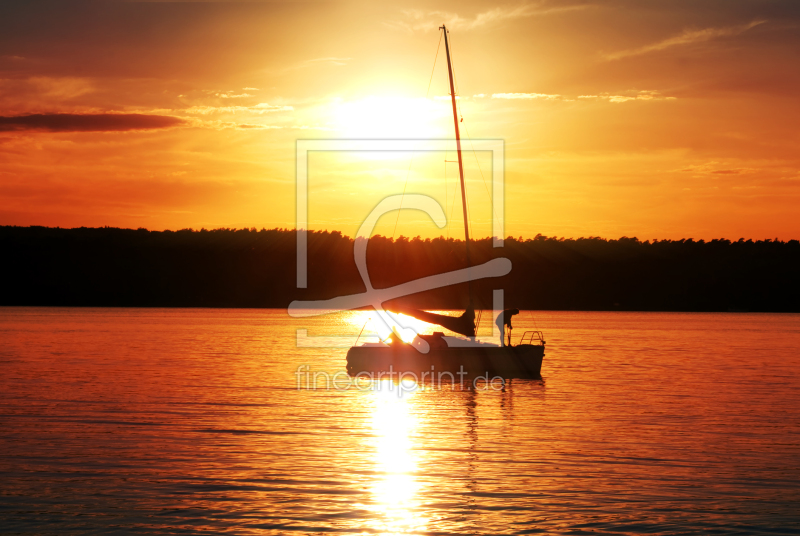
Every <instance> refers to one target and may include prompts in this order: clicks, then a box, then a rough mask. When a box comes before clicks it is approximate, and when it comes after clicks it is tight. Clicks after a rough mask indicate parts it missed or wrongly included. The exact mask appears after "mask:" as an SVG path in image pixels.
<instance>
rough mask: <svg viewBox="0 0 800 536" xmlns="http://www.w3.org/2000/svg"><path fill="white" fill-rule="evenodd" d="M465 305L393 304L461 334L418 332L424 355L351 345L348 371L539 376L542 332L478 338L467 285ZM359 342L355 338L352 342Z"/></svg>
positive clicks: (399, 344)
mask: <svg viewBox="0 0 800 536" xmlns="http://www.w3.org/2000/svg"><path fill="white" fill-rule="evenodd" d="M439 29H440V30H442V31H443V32H444V43H445V52H446V55H447V72H448V76H449V78H450V97H451V100H452V105H453V122H454V124H455V135H456V149H457V152H458V172H459V178H460V180H461V205H462V209H463V214H464V238H465V245H466V261H467V267H468V268H469V267H470V266H471V259H470V236H469V225H468V216H467V201H466V187H465V184H464V166H463V162H462V157H461V134H460V132H459V128H458V123H459V121H458V111H457V107H456V92H455V85H454V82H453V65H452V61H451V58H450V43H449V40H448V32H447V28H445V26H441V27H440V28H439ZM468 293H469V305H468V307H467V308H466V310H465V311H464V312H463V314H461V315H460V316H457V317H456V316H447V315H441V314H437V313H431V312H427V311H420V310H416V309H411V308H408V307H395V308H394V311H393V312H396V313H403V314H406V315H408V316H412V317H414V318H416V319H418V320H421V321H423V322H428V323H431V324H436V325H440V326H442V327H444V328H446V329H448V330H450V331H453V332H455V333H457V334H459V335H462V336H463V337H453V336H445V335H444V332H434V333H433V334H432V335H417V337H419V338H420V339H422V340H423V341H424V342H425V343H427V344H426V345H425V346H427V347H428V348H429V350H428V352H427V353H421V352H420V351H418V349H417V347H418V345H414V344H413V343H412V344H409V343H405V342H403V340H402V339H401V338H400V337H399V336H398V334H396V333H395V334H393V336H390V337H389V339H388V340H387V341H386V342H378V343H370V342H367V343H364V344H362V345H361V346H353V347H352V348H350V349H349V350H348V352H347V371H348V373H349V374H350V375H352V376H358V375H360V374H369V375H371V376H373V377H374V375H375V374H378V375H380V374H392V373H396V374H399V375H403V374H413V375H414V376H415V377H417V378H419V377H420V375H421V376H422V380H423V382H424V380H425V379H426V376H427V375H428V374H430V381H435V379H436V378H439V379H441V378H442V376H443V375H444V376H445V377H447V375H448V374H449V375H450V377H452V378H454V379H457V378H456V377H455V375H460V376H459V378H463V376H464V375H467V376H468V377H478V376H483V377H485V378H486V379H487V381H488V380H489V379H490V378H496V377H500V378H503V379H504V380H505V379H512V378H539V377H540V375H541V367H542V360H543V359H544V350H545V341H544V339H543V337H542V334H541V332H539V331H533V332H526V333H525V334H523V336H522V339H521V340H520V342H519V344H517V345H510V344H509V345H508V346H504V345H503V344H502V340H501V344H500V345H497V344H493V343H488V342H481V341H478V340H476V334H477V333H476V332H477V326H476V322H475V308H474V306H473V301H472V289H471V285H470V286H469V287H468ZM356 344H358V341H356Z"/></svg>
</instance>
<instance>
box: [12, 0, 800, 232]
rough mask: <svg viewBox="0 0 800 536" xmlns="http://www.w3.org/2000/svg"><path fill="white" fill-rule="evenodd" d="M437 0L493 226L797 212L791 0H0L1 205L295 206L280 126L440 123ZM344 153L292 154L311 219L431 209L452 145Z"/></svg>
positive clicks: (444, 103) (479, 227)
mask: <svg viewBox="0 0 800 536" xmlns="http://www.w3.org/2000/svg"><path fill="white" fill-rule="evenodd" d="M442 23H445V24H447V25H448V27H449V28H450V30H451V37H452V45H453V56H454V62H455V69H456V76H457V81H458V95H459V97H460V101H459V102H460V108H461V110H460V112H461V114H462V115H463V118H464V122H463V123H461V124H462V126H463V127H465V128H466V131H465V132H462V134H463V135H464V136H465V137H466V136H467V133H468V135H469V136H470V137H472V138H474V139H479V138H483V139H503V140H505V152H506V157H505V171H506V173H505V183H506V210H505V220H506V234H507V235H513V236H523V237H533V236H535V235H536V234H537V233H542V234H545V235H548V236H553V235H556V236H566V237H576V238H577V237H580V236H602V237H607V238H617V237H620V236H623V235H627V236H637V237H639V238H640V239H654V238H658V239H664V238H671V239H679V238H689V237H692V238H695V239H701V238H702V239H711V238H718V237H725V238H729V239H738V238H739V237H744V238H754V239H755V238H759V239H760V238H775V237H777V238H780V239H783V240H787V239H792V238H800V210H798V208H797V207H798V206H800V149H798V147H800V143H799V142H800V135H798V124H800V99H798V88H800V3H798V2H794V1H789V0H787V1H766V0H765V1H739V0H722V1H698V0H692V1H663V2H659V1H641V0H619V1H604V0H600V1H595V2H538V3H525V2H508V3H496V2H469V1H459V2H427V3H422V2H416V3H415V2H412V1H403V0H400V1H398V2H391V3H389V2H385V3H382V2H374V1H373V2H313V1H309V2H258V1H254V2H236V3H233V2H112V1H106V2H101V1H93V2H62V1H53V2H39V1H33V2H31V1H25V2H17V1H4V2H2V4H0V225H46V226H61V227H78V226H91V227H96V226H103V225H109V226H114V227H131V228H137V227H146V228H149V229H156V230H162V229H180V228H187V227H191V228H195V229H199V228H201V227H205V228H217V227H258V228H261V227H267V228H273V227H294V221H295V144H296V140H298V139H304V138H316V139H328V138H353V139H357V138H382V139H384V138H442V137H451V136H452V128H453V122H452V117H451V116H450V115H449V114H450V112H451V110H450V108H449V106H450V104H449V102H448V100H447V97H448V91H449V90H448V86H447V71H446V63H445V61H444V45H442V47H441V50H440V51H439V56H438V60H437V63H436V68H435V70H434V71H433V78H432V82H431V85H430V90H429V89H428V84H429V80H431V72H432V67H433V66H434V57H435V55H436V51H437V46H438V44H439V32H438V27H439V26H441V24H442ZM65 114H68V115H65ZM465 145H466V148H469V143H468V142H465ZM357 156H358V155H344V156H341V157H339V156H335V155H334V156H332V155H325V154H319V155H314V156H313V157H312V158H311V159H310V160H309V180H310V187H311V192H310V195H311V198H310V200H309V211H310V212H309V214H310V219H311V221H310V223H311V228H313V229H330V230H333V229H338V230H341V231H343V232H344V233H345V234H348V235H351V236H352V235H353V234H354V233H355V231H356V229H357V228H358V225H359V224H360V223H361V221H362V220H363V219H364V218H365V217H366V216H367V214H368V213H369V211H370V210H371V209H372V207H374V206H375V204H376V203H377V202H378V201H380V199H381V197H382V196H385V195H391V194H396V193H401V192H402V191H403V189H404V187H406V191H407V192H413V193H427V194H429V195H433V196H435V197H436V198H437V199H439V200H440V202H441V203H442V205H445V204H447V207H446V213H447V214H448V215H449V214H450V213H451V209H450V206H451V203H452V200H453V196H454V193H455V192H456V190H455V186H456V182H455V181H456V179H457V170H456V167H454V166H455V165H454V164H452V163H445V162H444V160H455V155H453V154H450V155H445V154H444V153H442V154H428V155H419V156H415V157H414V160H413V161H411V159H410V155H407V154H399V155H396V156H395V157H392V158H357ZM465 161H468V164H469V165H468V166H467V170H466V171H467V179H468V191H469V197H470V207H471V210H472V215H473V226H474V232H475V234H476V235H478V236H486V235H488V234H489V229H490V227H489V226H488V221H489V220H490V218H491V209H490V208H489V197H488V191H487V188H486V186H485V184H484V179H485V180H489V178H490V175H491V165H490V159H489V156H488V154H485V153H480V154H477V155H473V154H472V153H469V154H465ZM478 164H480V169H479V166H478ZM445 166H446V167H445ZM409 170H410V171H409ZM482 174H483V177H482ZM407 177H408V184H407V185H406V178H407ZM452 214H453V217H454V218H456V219H455V220H454V221H453V223H454V227H452V228H448V229H447V230H440V229H438V228H436V227H435V226H434V225H433V224H432V223H430V222H425V221H423V220H422V219H420V218H419V217H418V216H414V215H413V214H409V215H406V214H403V215H402V217H401V219H400V221H399V224H398V229H397V235H400V234H404V235H406V236H409V235H411V236H415V235H417V234H421V235H423V236H438V235H440V234H443V233H446V234H450V235H451V236H456V237H459V238H460V237H461V236H462V235H461V234H459V233H461V231H459V230H458V226H459V225H461V223H460V222H461V220H460V213H459V211H458V210H455V211H454V212H452ZM387 218H388V219H387ZM387 218H384V219H385V220H386V221H384V222H382V227H380V228H379V232H382V233H383V234H387V233H388V234H390V235H391V234H392V232H393V227H394V224H395V219H394V216H391V217H387ZM389 219H391V222H389Z"/></svg>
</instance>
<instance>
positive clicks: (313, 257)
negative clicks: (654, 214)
mask: <svg viewBox="0 0 800 536" xmlns="http://www.w3.org/2000/svg"><path fill="white" fill-rule="evenodd" d="M307 241H308V288H306V289H298V288H296V242H297V234H296V231H294V230H291V229H261V230H256V229H215V230H205V229H202V230H199V231H195V230H191V229H184V230H180V231H148V230H146V229H137V230H133V229H117V228H110V227H103V228H85V227H81V228H77V229H60V228H47V227H36V226H33V227H12V226H5V227H0V251H3V253H4V260H3V262H2V263H0V273H2V277H3V279H2V280H3V282H4V285H3V286H2V290H0V305H50V306H114V307H116V306H131V307H280V308H283V307H286V306H288V304H289V303H290V302H291V301H292V300H295V299H300V300H314V299H326V298H332V297H335V296H340V295H345V294H355V293H360V292H364V290H365V287H364V284H363V282H362V280H361V277H360V276H359V274H358V270H357V268H356V264H355V261H354V258H353V245H354V241H353V239H352V238H350V237H347V236H344V235H342V234H341V233H340V232H337V231H333V232H327V231H321V232H316V231H313V232H308V233H307ZM465 255H466V250H465V244H464V242H463V241H462V240H455V239H452V238H443V237H440V238H435V239H420V238H419V237H417V238H406V237H400V238H398V239H391V238H387V237H383V236H374V237H372V238H371V239H370V240H369V245H368V248H367V265H368V268H369V273H370V279H371V281H372V284H373V285H374V286H375V287H376V288H384V287H388V286H392V285H397V284H400V283H403V282H406V281H410V280H413V279H418V278H420V277H424V276H429V275H435V274H438V273H443V272H447V271H451V270H458V269H460V268H463V267H465V265H466V256H465ZM471 256H472V261H473V264H478V263H483V262H485V261H487V260H490V259H492V258H495V257H507V258H508V259H510V260H511V262H512V266H513V268H512V270H511V273H509V274H508V275H506V276H504V277H501V278H496V279H484V280H480V281H476V282H473V283H472V289H471V290H472V296H473V300H474V303H475V306H476V308H484V309H487V308H490V307H491V304H492V290H493V289H498V288H502V289H504V291H505V304H506V306H507V307H516V308H520V309H523V308H524V309H551V310H559V309H560V310H635V311H773V312H800V283H799V282H798V277H797V274H798V266H800V243H798V241H797V240H789V241H785V242H784V241H779V240H777V239H775V240H757V241H753V240H744V239H739V240H737V241H730V240H725V239H718V240H711V241H703V240H697V241H695V240H692V239H684V240H655V241H652V242H651V241H644V242H642V241H640V240H638V239H637V238H635V237H634V238H628V237H622V238H619V239H604V238H598V237H589V238H577V239H571V238H570V239H565V238H556V237H546V236H542V235H537V236H536V237H534V238H532V239H522V238H513V237H508V238H506V239H505V241H504V247H502V248H494V247H492V241H491V239H488V238H487V239H480V240H475V241H473V242H471ZM467 296H468V292H467V285H466V284H462V285H457V286H453V287H447V288H444V289H438V290H433V291H428V292H425V293H421V294H418V295H414V296H411V297H408V298H405V299H404V303H406V304H409V305H413V306H415V307H421V308H448V309H454V308H463V307H465V306H466V305H467V303H468V298H467ZM389 305H390V306H391V304H389Z"/></svg>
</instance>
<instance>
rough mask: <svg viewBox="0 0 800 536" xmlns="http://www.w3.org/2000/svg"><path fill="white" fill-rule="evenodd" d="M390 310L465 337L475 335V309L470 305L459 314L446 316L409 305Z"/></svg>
mask: <svg viewBox="0 0 800 536" xmlns="http://www.w3.org/2000/svg"><path fill="white" fill-rule="evenodd" d="M392 311H393V312H396V313H403V314H404V315H408V316H413V317H414V318H416V319H418V320H422V321H423V322H428V323H429V324H436V325H438V326H442V327H443V328H446V329H449V330H450V331H454V332H456V333H458V334H459V335H464V336H465V337H474V336H475V309H474V308H473V307H472V305H470V306H469V307H468V308H467V310H466V311H464V313H463V314H462V315H461V316H447V315H440V314H436V313H429V312H427V311H421V310H419V309H414V308H411V307H403V306H400V307H392Z"/></svg>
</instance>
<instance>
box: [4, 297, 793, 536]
mask: <svg viewBox="0 0 800 536" xmlns="http://www.w3.org/2000/svg"><path fill="white" fill-rule="evenodd" d="M362 320H363V319H362V317H361V316H359V314H342V315H339V316H337V317H335V318H328V319H303V320H302V321H300V320H293V319H289V318H288V317H287V316H286V314H285V312H283V311H263V310H214V309H199V310H185V309H184V310H167V309H57V308H0V367H2V369H0V370H2V374H1V375H0V405H1V406H2V407H0V530H2V531H5V532H16V533H78V532H92V533H109V532H137V533H200V532H206V533H207V532H212V533H216V532H231V533H237V534H249V533H258V534H314V533H318V532H323V531H334V532H338V533H341V534H498V533H502V534H535V533H546V534H582V533H589V532H592V533H600V534H627V533H663V534H667V533H668V534H681V533H683V534H689V533H691V534H694V533H698V532H713V533H721V534H754V533H764V534H774V533H781V534H786V533H799V532H800V467H798V466H799V465H800V463H798V462H799V461H800V416H798V408H800V379H799V378H798V372H797V371H798V368H799V366H800V351H798V349H800V315H768V314H674V313H587V312H536V313H534V314H533V316H532V315H531V313H528V312H523V313H522V315H520V316H519V317H515V319H514V324H515V328H516V329H515V331H514V333H515V335H517V336H518V335H521V333H522V331H524V330H525V329H533V328H534V327H538V328H539V329H542V330H544V332H545V336H546V339H547V342H548V345H547V354H546V356H545V361H544V365H543V368H542V374H543V379H542V380H540V381H518V380H514V381H513V382H512V384H511V385H509V386H506V388H505V389H504V390H491V389H488V390H481V389H479V390H460V389H458V388H454V387H453V386H445V387H443V388H441V389H435V390H431V389H428V390H425V391H416V392H409V393H406V394H404V395H403V396H398V388H397V386H395V385H393V384H391V389H390V388H389V385H387V384H386V383H382V384H381V385H380V386H379V387H378V388H373V389H362V388H359V386H351V387H349V388H347V389H341V390H337V389H330V390H323V389H320V390H307V389H300V390H298V389H297V383H298V379H302V378H301V377H298V376H297V375H296V371H297V369H298V366H300V365H302V364H308V365H309V368H310V369H311V370H313V371H329V372H335V371H337V370H341V369H342V368H343V366H344V355H345V352H346V350H345V349H343V348H336V347H329V348H313V347H304V348H297V344H298V343H297V341H298V336H297V331H296V330H297V329H298V328H307V329H308V332H307V333H308V335H309V336H312V337H323V338H317V339H305V338H303V337H302V333H303V332H301V344H304V345H308V344H310V343H309V341H311V342H312V343H313V342H314V341H316V342H319V341H323V342H327V343H329V344H331V345H337V344H338V345H339V346H343V345H344V346H346V344H347V343H348V342H352V340H353V338H354V336H355V335H357V334H358V332H359V330H360V328H361V325H362ZM534 320H535V326H534V323H533V322H534ZM488 325H489V324H488V323H486V326H488ZM484 329H486V327H485V326H484ZM342 333H347V334H350V335H351V336H352V337H351V338H350V339H340V338H336V337H335V336H336V335H337V334H342ZM407 387H410V386H407Z"/></svg>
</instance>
